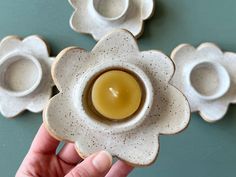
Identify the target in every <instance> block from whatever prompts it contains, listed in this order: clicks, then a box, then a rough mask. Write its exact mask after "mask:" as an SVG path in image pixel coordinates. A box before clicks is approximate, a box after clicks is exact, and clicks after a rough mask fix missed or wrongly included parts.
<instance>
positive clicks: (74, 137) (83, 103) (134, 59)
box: [43, 30, 190, 166]
mask: <svg viewBox="0 0 236 177" xmlns="http://www.w3.org/2000/svg"><path fill="white" fill-rule="evenodd" d="M114 70H119V71H121V72H126V73H129V74H130V75H132V76H133V77H134V78H136V80H137V83H138V84H139V85H140V89H141V91H142V101H141V103H140V106H139V108H138V110H137V111H136V112H135V113H134V114H132V115H131V116H129V118H126V119H123V120H110V119H108V118H106V117H104V116H102V115H101V114H99V113H98V112H96V111H95V110H94V107H93V105H92V104H91V97H92V96H91V95H93V94H91V88H94V87H95V86H94V85H95V83H97V81H98V80H99V79H100V78H101V77H102V76H104V75H103V74H104V73H105V74H106V73H109V71H114ZM173 73H174V65H173V63H172V61H171V60H170V59H169V58H168V57H167V56H166V55H164V54H163V53H161V52H159V51H154V50H152V51H144V52H140V51H139V49H138V46H137V43H136V41H135V39H134V37H133V36H132V35H131V33H129V32H128V31H124V30H117V31H114V32H113V33H110V34H108V35H106V36H104V38H102V39H101V40H100V41H99V42H98V43H97V45H96V46H95V47H94V48H93V50H92V51H91V52H87V51H85V50H83V49H80V48H75V47H71V48H67V49H65V50H63V51H62V52H61V53H60V54H59V55H58V56H57V58H56V60H55V62H54V63H53V67H52V75H53V79H54V81H55V84H56V86H57V87H58V88H59V90H60V93H59V94H57V95H56V96H54V97H53V98H52V99H51V100H50V101H49V103H48V105H47V106H46V107H45V109H44V113H43V117H44V123H45V125H46V127H47V129H48V131H49V132H50V133H51V134H52V135H53V136H54V137H55V138H57V139H59V140H66V141H70V142H75V145H76V148H77V150H78V153H79V154H80V155H81V157H83V158H85V157H87V156H89V155H91V154H92V153H94V152H97V151H99V150H104V149H105V150H107V151H109V152H110V153H111V154H112V155H113V156H117V157H118V158H120V159H122V160H124V161H126V162H128V163H129V164H131V165H134V166H145V165H149V164H151V163H152V162H154V160H155V158H156V156H157V154H158V149H159V140H158V136H159V135H161V134H167V135H169V134H175V133H178V132H180V131H182V130H183V129H184V128H185V127H186V126H187V125H188V122H189V117H190V108H189V105H188V102H187V100H186V98H185V97H184V96H183V94H182V93H181V92H180V91H178V90H177V89H176V88H175V87H173V86H171V85H170V84H169V83H168V82H169V80H170V78H171V77H172V75H173ZM104 77H105V76H104ZM118 77H120V74H119V75H118ZM98 78H99V79H98ZM112 81H114V82H113V83H115V84H117V83H118V82H120V81H118V79H115V78H113V80H112ZM121 82H123V83H125V84H124V85H125V86H126V84H130V82H129V80H128V81H127V80H125V79H121ZM132 82H133V81H132ZM101 85H102V86H104V85H103V84H101ZM105 85H106V84H105ZM108 90H109V91H111V92H110V95H112V94H114V96H117V95H119V93H121V92H118V93H117V92H116V90H112V88H111V87H110V88H109V89H108ZM104 91H105V90H104ZM92 92H93V90H92ZM105 92H106V91H105ZM126 92H131V94H132V93H133V92H135V91H134V90H126ZM101 93H102V94H103V93H104V92H101ZM124 99H125V102H124V103H126V101H128V100H130V99H129V97H124ZM104 100H105V97H103V96H101V100H100V101H104ZM131 100H133V99H131ZM109 103H110V104H113V102H112V100H110V102H109ZM135 104H136V103H135ZM107 106H108V107H110V105H107ZM111 109H112V108H111ZM120 110H121V109H118V112H119V111H120ZM108 111H110V110H108ZM115 111H117V110H115Z"/></svg>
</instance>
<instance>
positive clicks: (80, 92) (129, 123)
mask: <svg viewBox="0 0 236 177" xmlns="http://www.w3.org/2000/svg"><path fill="white" fill-rule="evenodd" d="M118 68H120V69H122V70H125V71H130V73H133V74H134V75H136V76H138V77H139V80H140V82H142V85H143V89H144V90H145V100H143V104H142V107H140V109H139V111H138V112H137V113H136V114H134V115H133V116H131V117H130V118H128V119H127V120H124V121H108V122H105V121H104V122H102V121H100V120H97V119H96V118H92V117H90V115H89V114H88V112H87V111H86V109H85V108H84V103H83V102H84V101H83V96H84V93H85V91H86V87H87V86H88V84H89V81H91V79H92V78H94V77H96V76H98V75H100V74H101V73H104V72H105V71H108V70H112V69H118ZM75 90H76V91H75V93H74V94H75V95H74V97H75V98H77V99H76V102H75V105H76V107H77V108H78V114H80V117H81V118H82V119H83V120H84V121H85V122H87V125H92V126H93V128H94V129H99V130H102V131H113V132H120V131H126V130H130V129H133V128H135V127H137V126H138V125H140V124H141V123H142V122H143V121H144V119H145V118H146V117H147V115H148V114H149V111H150V109H151V106H152V102H153V87H152V84H151V82H150V80H149V78H148V77H147V75H146V74H145V73H144V72H143V71H142V70H141V69H140V68H138V67H137V66H135V65H133V64H129V63H123V62H111V63H106V64H102V65H98V66H95V67H94V68H93V69H90V70H89V71H88V72H87V73H85V74H84V75H83V76H82V77H81V79H80V81H79V84H78V87H77V88H76V89H75Z"/></svg>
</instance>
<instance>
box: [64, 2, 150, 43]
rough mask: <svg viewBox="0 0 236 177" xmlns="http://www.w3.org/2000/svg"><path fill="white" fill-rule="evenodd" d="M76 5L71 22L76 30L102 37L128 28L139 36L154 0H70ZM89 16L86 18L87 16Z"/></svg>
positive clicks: (97, 38) (95, 37) (98, 37)
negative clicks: (116, 30) (113, 31)
mask: <svg viewBox="0 0 236 177" xmlns="http://www.w3.org/2000/svg"><path fill="white" fill-rule="evenodd" d="M69 2H70V4H71V5H72V6H73V7H74V8H75V12H74V13H73V15H72V17H71V20H70V25H71V27H72V29H73V30H75V31H77V32H81V33H88V34H91V35H92V36H93V38H94V39H95V40H99V39H101V38H102V36H104V35H105V34H106V33H108V32H110V31H112V30H115V29H126V30H128V31H130V32H131V33H132V34H133V35H134V36H136V37H139V36H140V35H141V33H142V31H143V30H142V29H143V20H146V19H148V18H149V17H150V16H151V15H152V12H153V10H154V1H153V0H119V1H117V0H87V1H84V0H69ZM85 17H86V18H85Z"/></svg>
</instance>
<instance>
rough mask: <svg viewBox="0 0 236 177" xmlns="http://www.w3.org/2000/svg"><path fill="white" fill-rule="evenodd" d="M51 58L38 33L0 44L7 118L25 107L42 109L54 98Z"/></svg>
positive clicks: (2, 106)
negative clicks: (52, 94) (52, 96)
mask: <svg viewBox="0 0 236 177" xmlns="http://www.w3.org/2000/svg"><path fill="white" fill-rule="evenodd" d="M52 59H53V58H51V57H49V52H48V48H47V45H46V43H45V42H44V41H43V40H42V39H41V38H40V37H38V36H29V37H27V38H25V39H23V40H21V39H20V38H18V37H16V36H9V37H6V38H4V39H3V40H2V41H1V43H0V112H1V114H2V115H3V116H5V117H7V118H11V117H15V116H16V115H18V114H19V113H21V112H22V111H24V110H29V111H31V112H35V113H37V112H41V111H42V110H43V108H44V106H45V104H46V103H47V101H48V100H49V98H50V97H51V92H52V86H53V81H52V78H51V74H50V70H51V63H52Z"/></svg>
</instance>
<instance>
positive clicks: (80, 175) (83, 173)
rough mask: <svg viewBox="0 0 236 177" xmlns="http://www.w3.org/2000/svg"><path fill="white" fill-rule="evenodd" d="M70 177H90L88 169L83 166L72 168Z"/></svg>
mask: <svg viewBox="0 0 236 177" xmlns="http://www.w3.org/2000/svg"><path fill="white" fill-rule="evenodd" d="M71 177H91V176H90V175H89V173H88V171H87V170H86V169H84V168H81V169H76V170H72V172H71Z"/></svg>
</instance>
